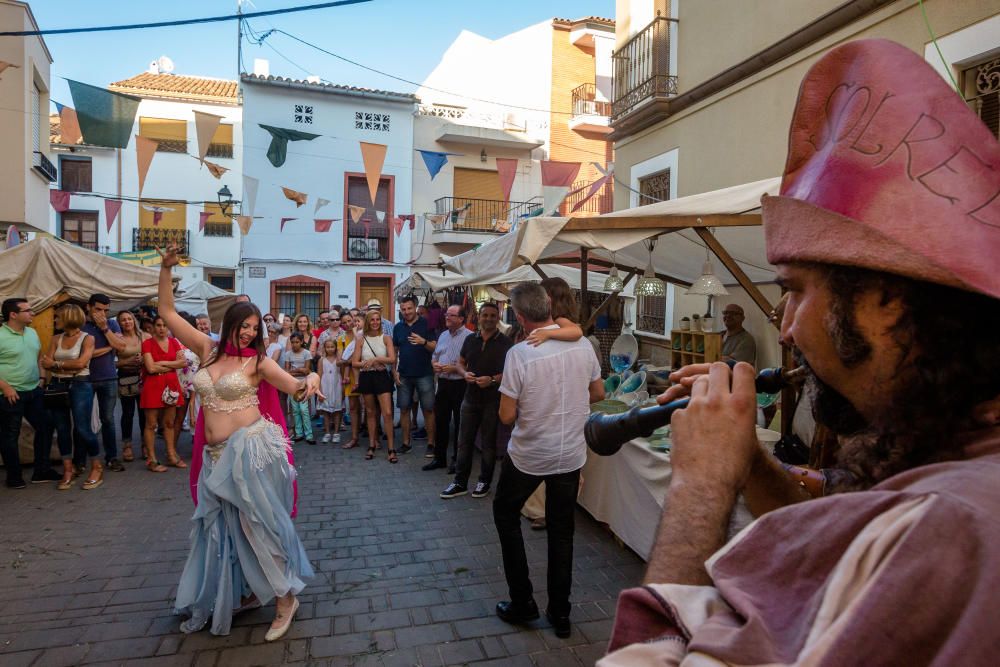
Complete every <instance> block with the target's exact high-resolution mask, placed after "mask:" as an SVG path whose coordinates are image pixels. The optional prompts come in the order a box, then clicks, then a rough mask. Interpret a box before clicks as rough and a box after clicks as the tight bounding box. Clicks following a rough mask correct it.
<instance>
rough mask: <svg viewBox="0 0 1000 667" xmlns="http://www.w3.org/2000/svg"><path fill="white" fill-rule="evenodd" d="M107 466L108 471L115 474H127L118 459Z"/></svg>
mask: <svg viewBox="0 0 1000 667" xmlns="http://www.w3.org/2000/svg"><path fill="white" fill-rule="evenodd" d="M105 466H106V467H107V468H108V470H114V471H115V472H125V466H124V465H122V462H121V461H119V460H118V459H111V460H110V461H108V462H107V463H106V464H105ZM59 479H62V476H60V477H59Z"/></svg>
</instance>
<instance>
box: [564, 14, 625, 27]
mask: <svg viewBox="0 0 1000 667" xmlns="http://www.w3.org/2000/svg"><path fill="white" fill-rule="evenodd" d="M552 21H553V22H554V23H564V24H568V25H574V24H577V23H603V24H605V25H609V26H611V27H612V28H613V27H614V26H615V20H614V19H606V18H604V17H601V16H584V17H583V18H579V19H561V18H554V19H552Z"/></svg>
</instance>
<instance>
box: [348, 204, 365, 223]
mask: <svg viewBox="0 0 1000 667" xmlns="http://www.w3.org/2000/svg"><path fill="white" fill-rule="evenodd" d="M347 210H348V211H349V212H350V213H351V221H352V222H354V224H358V221H359V220H361V216H363V215H364V214H365V211H366V210H367V209H365V207H364V206H355V205H354V204H348V205H347Z"/></svg>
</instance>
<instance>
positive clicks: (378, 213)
mask: <svg viewBox="0 0 1000 667" xmlns="http://www.w3.org/2000/svg"><path fill="white" fill-rule="evenodd" d="M375 217H376V218H378V222H379V224H380V225H381V224H384V223H385V211H375Z"/></svg>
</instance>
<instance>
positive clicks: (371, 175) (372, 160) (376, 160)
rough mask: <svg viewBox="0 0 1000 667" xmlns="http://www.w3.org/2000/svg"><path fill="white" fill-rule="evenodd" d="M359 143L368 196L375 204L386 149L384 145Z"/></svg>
mask: <svg viewBox="0 0 1000 667" xmlns="http://www.w3.org/2000/svg"><path fill="white" fill-rule="evenodd" d="M360 143H361V160H362V161H363V162H364V163H365V178H367V179H368V194H370V195H371V198H372V204H373V205H374V204H375V195H376V194H378V182H379V179H380V178H382V166H383V165H384V164H385V151H386V149H387V148H388V147H387V146H386V145H385V144H370V143H368V142H367V141H362V142H360Z"/></svg>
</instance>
